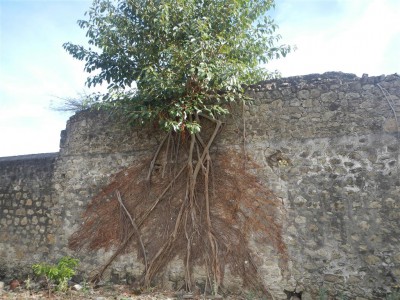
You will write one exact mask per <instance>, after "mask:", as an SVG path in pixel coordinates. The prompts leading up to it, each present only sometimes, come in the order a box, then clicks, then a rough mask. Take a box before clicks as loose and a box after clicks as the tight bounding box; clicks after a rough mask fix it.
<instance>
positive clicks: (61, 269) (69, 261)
mask: <svg viewBox="0 0 400 300" xmlns="http://www.w3.org/2000/svg"><path fill="white" fill-rule="evenodd" d="M78 264H79V260H77V259H75V258H72V257H69V256H64V257H63V258H61V259H60V260H59V261H58V263H57V264H56V265H49V264H46V263H40V264H34V265H33V266H32V269H33V272H34V273H35V275H37V276H44V277H45V278H46V283H47V288H48V290H49V294H50V292H51V290H52V285H53V284H55V285H56V289H57V290H58V291H62V292H65V291H67V290H68V280H69V279H71V277H72V276H73V275H75V268H76V267H77V266H78Z"/></svg>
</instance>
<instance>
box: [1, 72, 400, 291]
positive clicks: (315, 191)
mask: <svg viewBox="0 0 400 300" xmlns="http://www.w3.org/2000/svg"><path fill="white" fill-rule="evenodd" d="M248 94H249V95H250V96H252V97H253V99H254V101H253V103H252V104H251V105H247V106H244V107H243V109H242V107H240V108H238V109H237V110H235V113H234V116H232V117H227V118H226V120H225V125H224V129H223V131H222V133H221V135H220V136H219V139H218V141H217V143H216V147H215V148H214V150H218V151H220V150H224V149H231V150H232V149H233V150H236V151H239V152H240V153H246V154H247V155H248V156H249V159H251V160H253V161H254V162H256V165H257V167H256V166H254V164H249V166H252V169H250V170H249V171H251V172H253V173H255V174H256V175H257V176H258V177H259V178H260V180H261V181H262V182H264V184H265V185H266V186H267V187H268V188H270V189H271V190H272V191H273V192H274V194H275V195H276V196H277V200H276V201H279V203H281V205H280V207H281V212H280V214H281V216H282V219H281V220H280V222H281V224H282V228H283V229H282V230H283V236H284V241H285V243H286V246H287V251H288V263H287V266H286V267H285V268H282V264H280V261H279V255H278V253H276V251H275V250H274V249H273V248H270V247H268V246H267V245H264V244H260V243H257V241H256V240H254V241H250V243H251V245H250V246H251V248H252V251H253V254H254V256H255V257H257V261H258V262H260V273H261V275H262V278H263V281H264V284H265V286H267V287H268V289H269V291H270V293H271V294H272V295H273V296H274V298H275V299H287V295H288V294H290V293H291V292H297V293H301V295H302V299H318V295H320V294H321V293H322V294H324V293H326V294H329V295H330V296H332V297H336V298H338V299H341V298H340V297H342V298H343V297H344V296H347V297H348V299H356V298H357V297H358V299H382V298H385V296H386V295H388V294H389V293H390V292H393V291H395V287H396V286H398V285H399V284H400V204H399V203H400V202H399V201H400V197H399V196H400V162H399V158H400V157H399V156H400V131H399V121H400V120H399V119H398V115H399V116H400V77H399V76H397V75H390V76H379V77H368V76H366V75H365V76H363V77H362V78H358V77H356V76H355V75H352V74H344V73H325V74H314V75H307V76H298V77H290V78H283V79H279V80H273V81H266V82H261V83H259V84H257V85H254V86H250V87H249V88H248ZM159 140H160V135H159V134H158V133H154V130H151V129H143V128H142V129H139V130H132V129H130V128H126V127H124V126H123V125H122V126H121V125H119V124H118V122H115V120H113V119H112V118H109V117H108V116H107V115H105V114H104V113H99V112H81V113H78V114H76V115H75V116H73V117H72V118H71V119H70V120H69V121H68V123H67V128H66V131H64V132H63V134H62V139H61V150H60V153H58V154H51V155H44V156H40V155H39V156H28V157H17V158H0V209H1V210H0V226H1V231H0V279H1V278H4V277H6V278H10V277H12V276H14V275H16V274H17V273H18V272H21V270H23V268H22V267H23V266H25V267H26V269H25V270H27V269H29V265H30V264H32V263H36V262H38V261H54V260H55V259H57V258H59V257H61V256H63V255H66V254H69V255H74V256H76V257H79V258H80V259H81V261H82V264H81V268H82V271H84V270H86V271H91V270H93V269H95V268H96V267H98V266H99V265H101V264H102V263H104V262H105V261H106V260H107V258H108V257H110V255H112V253H113V251H112V250H113V249H107V250H101V251H98V252H95V253H93V252H89V253H88V252H78V253H74V252H71V250H69V249H68V247H67V243H68V238H69V237H70V236H71V234H72V233H73V232H75V231H76V230H77V229H78V227H79V225H80V223H81V222H82V219H81V213H82V212H83V211H84V209H85V207H86V205H87V203H88V202H89V201H90V199H91V197H92V196H93V195H95V194H96V192H98V191H99V190H100V188H101V187H102V186H103V185H104V184H105V183H107V182H109V180H110V177H111V175H112V174H114V173H115V172H117V171H119V170H121V169H123V168H125V167H127V166H129V165H131V164H132V163H135V161H139V160H141V159H142V158H144V157H148V156H149V155H150V154H151V153H154V150H155V148H156V147H157V143H158V142H159ZM249 168H250V167H249ZM141 270H143V265H142V264H141V263H140V262H138V261H137V260H136V257H135V256H134V255H123V256H121V257H119V259H117V261H115V262H114V263H113V265H112V266H111V268H110V270H109V271H108V273H107V274H106V276H107V278H112V279H113V280H122V279H124V280H125V279H126V278H128V279H129V278H131V279H132V278H134V277H135V276H137V275H138V274H140V272H141ZM183 273H184V270H183V269H182V263H181V262H180V260H179V259H177V260H176V261H175V263H174V264H172V265H171V266H170V267H169V268H168V270H167V271H166V273H165V278H164V279H165V280H164V285H165V286H166V287H174V286H176V285H177V283H178V282H179V280H181V279H182V277H183V276H184V274H183ZM195 273H196V272H195ZM228 275H229V274H227V276H226V280H225V285H226V286H230V287H234V286H235V285H236V291H240V287H238V284H240V283H238V281H235V278H233V277H230V276H228ZM196 276H197V275H196ZM198 276H200V274H198ZM285 291H286V292H285Z"/></svg>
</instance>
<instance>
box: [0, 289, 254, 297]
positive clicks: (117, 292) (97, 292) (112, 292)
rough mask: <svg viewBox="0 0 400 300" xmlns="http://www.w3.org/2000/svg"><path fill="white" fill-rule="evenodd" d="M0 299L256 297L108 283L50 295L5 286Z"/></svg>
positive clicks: (40, 291)
mask: <svg viewBox="0 0 400 300" xmlns="http://www.w3.org/2000/svg"><path fill="white" fill-rule="evenodd" d="M0 299H13V300H17V299H18V300H25V299H27V300H31V299H32V300H33V299H51V300H66V299H70V300H75V299H78V300H81V299H91V300H111V299H112V300H175V299H177V300H178V299H189V300H190V299H192V300H200V299H202V300H212V299H227V300H247V299H256V298H252V297H250V298H249V297H247V296H246V297H238V296H235V297H233V296H229V297H213V296H204V295H191V294H186V293H183V292H182V293H180V292H168V291H143V292H139V291H134V290H132V289H130V288H129V287H128V286H124V285H110V286H104V287H101V288H91V287H88V288H82V289H81V290H79V291H76V290H73V289H70V290H68V291H67V292H65V293H60V292H52V293H51V294H50V295H49V293H48V291H46V290H39V291H34V290H27V289H25V288H20V287H19V288H16V289H15V290H14V291H10V290H8V289H7V288H6V289H4V290H2V291H0Z"/></svg>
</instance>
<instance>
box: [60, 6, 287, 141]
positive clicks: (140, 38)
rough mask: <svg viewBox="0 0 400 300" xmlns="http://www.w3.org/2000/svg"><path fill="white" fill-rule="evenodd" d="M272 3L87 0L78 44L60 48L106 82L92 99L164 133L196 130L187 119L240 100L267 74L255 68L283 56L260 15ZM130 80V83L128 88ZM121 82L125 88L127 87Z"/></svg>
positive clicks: (95, 80) (266, 20)
mask: <svg viewBox="0 0 400 300" xmlns="http://www.w3.org/2000/svg"><path fill="white" fill-rule="evenodd" d="M273 5H274V2H273V1H272V0H229V1H226V0H224V1H219V0H202V1H199V0H189V1H188V0H178V1H176V0H163V1H155V0H118V1H117V2H116V3H115V1H111V0H94V2H93V6H92V7H91V9H90V10H89V11H88V16H89V20H81V21H79V22H78V23H79V26H80V27H81V28H83V29H86V30H87V37H88V38H89V44H90V45H92V46H93V47H95V48H96V49H97V51H96V50H92V49H91V48H89V49H85V48H84V47H82V46H78V45H74V44H71V43H66V44H64V48H65V49H66V50H67V51H68V52H69V53H70V54H71V55H72V56H73V57H75V58H77V59H79V60H84V61H86V64H85V70H86V71H87V72H89V73H91V72H94V71H97V74H96V75H94V76H92V77H89V78H88V80H87V85H88V86H89V87H90V86H92V85H93V86H95V85H97V84H103V83H104V82H107V83H108V84H109V92H108V93H107V94H105V95H102V96H101V97H100V96H96V97H95V98H94V99H93V100H95V102H97V103H100V104H101V106H103V107H104V106H110V105H111V106H113V107H118V108H120V109H121V108H122V110H123V111H124V112H125V114H126V115H127V116H129V119H130V121H132V122H139V123H144V122H146V121H156V122H157V123H159V125H160V126H161V127H162V128H165V129H166V130H167V131H169V130H174V131H185V130H187V131H189V132H190V133H195V132H198V131H199V130H200V124H199V123H198V121H197V120H196V118H194V116H195V115H196V114H197V115H198V114H205V115H208V116H210V117H212V118H215V117H217V116H219V115H222V114H226V113H227V112H228V111H227V110H226V108H225V106H224V105H223V104H224V103H227V102H232V101H238V100H242V99H244V93H243V85H245V84H251V83H255V82H257V81H259V80H262V79H266V78H268V77H270V76H271V75H273V74H271V73H269V72H268V71H266V70H265V69H264V68H262V67H260V66H259V64H260V63H267V62H268V61H269V60H270V59H273V58H277V57H279V56H281V55H283V56H285V55H286V54H287V53H288V52H289V51H290V47H289V46H279V47H276V46H275V45H274V44H275V42H276V41H278V40H279V38H280V37H279V35H276V36H274V35H273V33H274V31H275V29H276V28H277V26H276V25H275V23H274V22H273V20H272V19H271V18H270V17H269V16H268V15H266V13H267V11H268V10H269V9H270V8H271V7H273ZM135 84H136V86H137V88H134V89H129V87H133V86H134V85H135ZM127 87H128V89H127Z"/></svg>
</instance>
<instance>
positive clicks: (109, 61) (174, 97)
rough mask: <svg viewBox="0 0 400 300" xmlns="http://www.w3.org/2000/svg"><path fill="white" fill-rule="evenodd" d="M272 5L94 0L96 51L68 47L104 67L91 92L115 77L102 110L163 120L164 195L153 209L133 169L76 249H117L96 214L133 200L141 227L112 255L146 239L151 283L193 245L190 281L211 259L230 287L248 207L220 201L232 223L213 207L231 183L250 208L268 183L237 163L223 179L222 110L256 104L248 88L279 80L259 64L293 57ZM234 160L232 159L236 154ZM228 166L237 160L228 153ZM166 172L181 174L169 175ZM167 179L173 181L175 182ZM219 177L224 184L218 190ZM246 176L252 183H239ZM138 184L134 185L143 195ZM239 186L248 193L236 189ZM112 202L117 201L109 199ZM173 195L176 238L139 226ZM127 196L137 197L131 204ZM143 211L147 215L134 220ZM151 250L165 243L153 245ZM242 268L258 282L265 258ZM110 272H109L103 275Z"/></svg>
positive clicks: (130, 211) (215, 284)
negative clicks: (227, 273) (215, 166)
mask: <svg viewBox="0 0 400 300" xmlns="http://www.w3.org/2000/svg"><path fill="white" fill-rule="evenodd" d="M273 6H274V2H273V0H223V1H222V0H117V1H111V0H94V1H93V5H92V7H91V8H90V10H89V11H88V13H87V15H88V20H81V21H78V23H79V26H80V27H81V28H83V29H86V30H87V37H88V38H89V44H90V45H91V47H92V48H93V49H92V48H89V49H85V48H84V47H82V46H79V45H74V44H71V43H66V44H64V48H65V49H66V50H67V51H68V52H69V53H70V54H71V55H72V56H73V57H75V58H77V59H79V60H84V61H85V62H86V64H85V70H86V71H87V72H89V73H92V72H95V75H93V76H91V77H89V78H88V80H87V85H88V86H89V87H90V86H92V85H93V86H95V85H98V84H103V83H105V82H107V84H108V92H107V93H106V94H104V95H94V96H93V97H92V106H93V107H97V108H101V109H106V110H113V111H116V112H118V113H119V114H123V115H124V116H125V117H126V118H125V120H127V121H128V122H130V123H133V124H146V123H152V124H157V126H159V127H160V128H163V129H164V130H165V131H166V132H167V134H166V136H165V138H164V139H163V141H162V142H161V143H160V145H159V147H158V149H157V151H156V153H155V155H154V157H153V158H152V159H151V161H150V168H149V171H148V172H147V176H145V177H146V180H147V182H150V181H151V179H152V178H153V177H157V178H156V179H155V180H154V179H153V181H152V182H153V185H154V183H157V184H158V188H156V189H154V187H153V189H154V190H156V191H158V194H157V193H155V194H153V195H152V196H151V197H152V198H153V202H152V203H153V204H152V205H150V206H148V207H145V204H143V203H144V201H143V195H150V194H151V193H145V192H143V191H144V187H143V186H144V185H143V181H142V180H141V178H142V177H143V174H141V171H139V170H142V169H143V167H139V168H138V167H137V166H132V167H131V168H129V169H128V170H127V171H124V172H125V173H124V174H125V175H123V176H122V175H121V174H116V176H115V178H114V180H113V181H112V182H111V183H110V185H109V186H107V187H106V188H105V189H103V191H102V192H101V193H100V194H99V195H97V196H96V197H94V199H93V202H92V204H91V205H90V206H89V207H88V214H87V216H86V218H87V219H86V221H85V225H84V227H83V228H82V230H81V231H80V232H77V234H75V235H74V236H73V237H72V239H71V244H70V245H71V246H72V247H73V248H79V247H82V246H83V245H84V244H85V243H87V240H88V239H90V240H91V241H90V242H89V244H90V245H92V246H91V247H92V248H96V245H97V246H99V245H100V246H104V245H109V244H110V242H109V241H104V237H105V236H109V235H106V234H100V235H96V233H95V231H94V229H93V228H91V227H90V226H91V224H95V221H93V216H92V215H91V214H90V213H91V212H92V213H93V211H94V210H96V213H95V215H104V216H105V219H107V220H111V219H112V218H108V217H107V215H109V214H112V213H113V212H114V213H115V212H116V211H115V209H117V207H123V208H124V211H125V212H126V215H127V216H128V217H129V221H127V222H128V223H130V224H131V225H132V228H133V229H132V231H131V233H130V234H127V235H126V236H125V238H124V239H122V240H121V241H120V243H119V249H118V251H117V252H116V253H115V255H114V256H113V257H112V259H113V258H115V257H116V256H117V255H118V254H119V253H121V252H122V251H123V250H124V249H125V248H126V247H127V244H128V243H129V242H130V241H131V238H132V237H133V236H137V237H138V241H137V245H139V246H140V247H139V246H138V249H139V251H141V253H142V258H143V261H144V265H145V271H144V274H143V283H144V284H145V285H150V284H151V282H152V280H153V279H154V277H155V276H156V275H157V273H158V272H159V271H160V270H161V269H162V268H163V267H164V266H165V265H166V264H167V263H168V262H169V261H170V260H171V259H172V258H173V257H174V256H175V255H177V253H178V254H179V253H182V251H183V250H184V253H182V255H184V256H185V259H184V260H185V267H186V272H185V282H186V288H187V289H188V290H191V289H192V288H193V281H192V271H193V266H194V264H196V263H197V264H198V263H199V262H200V261H201V262H202V263H205V264H206V265H207V274H209V280H208V281H209V283H210V286H212V291H213V293H215V294H216V293H217V292H218V290H219V287H220V286H221V283H222V277H223V273H224V272H223V268H224V264H226V263H229V262H232V263H233V262H234V261H235V260H236V261H242V262H243V261H248V260H249V259H250V254H249V250H248V248H247V246H246V243H245V241H246V234H245V233H243V232H240V230H237V228H236V229H235V228H233V227H232V224H231V223H229V222H231V221H232V220H236V219H235V218H236V217H235V213H236V209H239V210H240V208H235V209H234V208H230V206H228V204H221V203H220V204H218V205H220V206H221V207H226V210H230V212H229V215H231V216H232V218H231V219H232V220H228V219H226V218H225V217H222V215H218V214H217V213H216V212H215V210H213V209H214V208H213V205H214V206H215V205H217V204H216V203H218V201H220V200H221V199H224V197H225V196H224V194H227V191H226V190H225V188H228V189H230V191H229V193H230V192H232V191H237V194H236V196H237V197H242V199H241V201H242V202H243V203H246V201H247V200H248V202H249V203H250V202H251V201H253V198H254V195H252V194H251V192H250V191H251V190H253V189H256V188H258V189H261V190H262V187H260V186H258V185H257V184H256V183H255V179H254V178H253V177H252V176H251V175H249V174H245V173H244V171H243V170H241V172H236V173H237V174H235V172H233V171H232V170H231V169H229V168H227V169H226V170H228V169H229V170H228V171H226V172H222V173H221V174H220V176H219V177H215V178H214V179H213V178H212V175H211V173H212V172H211V166H212V160H211V157H212V154H211V153H210V148H211V146H212V145H213V143H214V140H215V138H216V137H217V135H218V133H219V131H220V130H221V125H222V122H221V121H220V119H219V117H220V116H221V115H224V114H227V113H229V110H228V107H229V105H227V104H229V103H232V102H239V101H244V100H246V99H247V98H246V95H245V93H244V87H245V85H247V84H251V83H255V82H257V81H259V80H262V79H266V78H268V77H271V76H273V75H274V73H270V72H268V71H266V70H265V69H264V68H262V67H260V63H267V62H268V61H269V60H271V59H274V58H279V57H280V56H285V55H286V54H287V53H289V52H290V50H291V48H290V47H289V46H285V45H283V46H275V43H276V42H277V41H278V40H279V39H280V37H279V35H274V32H275V30H276V28H277V26H276V25H275V23H274V22H273V20H272V19H271V18H270V17H269V16H268V15H267V12H268V10H269V9H271V8H272V7H273ZM205 122H208V124H211V125H210V126H209V128H211V130H208V131H206V132H204V131H203V130H201V129H202V125H203V124H204V123H205ZM178 153H179V155H178ZM234 155H235V154H231V156H232V157H236V156H234ZM158 160H162V161H163V163H162V164H163V166H164V167H163V168H164V169H163V171H162V175H160V174H159V173H156V172H155V165H156V162H157V161H158ZM221 161H224V159H223V158H222V159H221ZM225 164H226V165H229V166H233V165H236V166H237V164H235V163H234V162H233V161H226V159H225ZM219 166H223V164H220V165H219ZM166 168H169V170H170V171H171V172H164V171H165V169H166ZM127 174H129V175H127ZM164 174H170V176H169V177H168V176H166V177H165V178H164ZM232 174H235V175H232ZM184 175H186V176H184ZM235 176H238V177H235ZM240 176H242V177H240ZM211 180H214V182H218V183H219V184H220V186H219V187H216V188H214V190H213V191H212V192H210V190H211V185H210V181H211ZM238 180H240V182H241V183H238V182H236V181H238ZM233 183H237V184H233ZM244 183H245V184H247V187H246V186H243V184H244ZM132 186H135V192H134V193H132ZM148 186H149V185H145V187H146V188H147V187H148ZM213 186H214V185H213ZM238 187H242V189H243V190H246V189H247V191H242V190H237V189H238ZM263 193H264V192H263V191H261V192H259V193H258V197H259V196H260V195H261V194H262V195H264V196H265V197H266V198H268V197H269V196H268V192H265V193H264V194H263ZM239 194H240V195H239ZM231 196H232V197H233V195H231ZM110 197H113V199H114V202H107V203H108V204H104V203H105V202H102V200H104V199H106V198H107V199H109V198H110ZM146 197H147V196H146ZM167 197H169V201H170V202H169V203H170V204H169V205H170V206H169V208H168V209H167V208H166V209H167V210H170V211H171V216H172V217H171V218H168V219H166V222H169V221H167V220H170V219H171V220H173V223H172V224H170V225H169V226H167V227H168V228H170V231H169V232H168V234H167V237H166V238H165V239H160V240H159V241H154V239H153V240H152V241H150V240H148V241H146V234H142V233H140V230H141V227H143V226H145V225H143V224H145V223H146V220H148V216H149V215H150V214H157V212H156V210H157V207H158V208H159V207H160V205H167V204H162V203H163V202H162V201H163V199H165V198H167ZM127 198H129V200H130V202H129V203H133V204H128V202H127V201H125V202H124V199H125V200H126V199H127ZM246 199H247V200H246ZM164 202H165V201H164ZM101 203H103V206H101V205H102V204H101ZM265 203H267V202H265ZM110 205H111V206H110ZM129 205H131V207H128V206H129ZM140 205H142V206H143V207H142V208H141V207H140ZM224 205H227V206H224ZM105 207H106V208H105ZM166 209H164V210H163V209H161V210H160V211H161V212H162V211H165V210H166ZM99 210H100V211H102V212H103V214H102V213H99ZM161 212H160V214H161ZM259 214H260V213H259ZM134 215H136V216H139V217H137V218H136V219H135V218H133V217H132V216H134ZM268 218H269V217H268V216H265V219H268ZM114 219H115V218H113V220H114ZM161 219H162V217H161V216H160V220H161ZM257 220H258V218H257V217H254V219H253V220H249V221H247V222H250V223H251V222H253V223H254V224H256V221H257ZM228 221H229V222H228ZM110 222H111V221H110ZM148 222H150V221H148ZM150 223H151V222H150ZM253 223H251V224H253ZM258 223H262V222H258ZM258 223H257V224H258ZM96 224H97V223H96ZM105 224H106V222H105ZM107 224H108V223H107ZM107 224H106V225H105V227H104V230H108V229H110V228H119V227H118V226H119V225H118V224H114V223H113V225H112V226H111V225H110V224H108V225H107ZM254 224H253V225H254ZM271 224H272V225H271V226H272V227H273V228H272V227H271V228H272V229H271V228H269V229H265V230H270V231H272V232H273V233H274V234H272V235H271V236H272V238H271V239H276V240H275V243H276V244H277V246H278V248H280V249H281V250H282V249H283V248H284V246H282V239H281V238H280V236H279V232H278V231H279V228H278V227H279V226H277V225H276V224H275V223H274V220H271ZM85 226H86V227H85ZM113 226H115V227H113ZM147 226H150V225H149V224H147ZM238 226H239V225H238ZM259 226H260V225H259ZM263 226H264V225H263ZM268 226H269V225H268ZM217 227H218V228H217ZM245 227H246V228H248V227H249V226H247V225H246V226H245ZM250 227H251V226H250ZM250 227H249V228H250ZM98 229H99V228H98V227H97V229H96V230H98ZM224 231H225V232H224ZM227 232H229V234H230V235H231V236H233V237H234V238H235V239H237V241H241V242H243V243H240V245H239V246H238V245H236V246H234V244H232V243H234V241H233V240H234V239H233V240H227V239H226V238H225V237H224V236H223V234H224V233H227ZM141 235H143V239H142V237H141ZM275 236H278V237H275ZM155 242H158V244H154V243H155ZM185 244H186V246H183V247H182V245H185ZM154 245H155V246H154ZM193 245H203V246H204V251H203V252H199V251H197V252H196V251H195V249H194V248H193ZM100 246H99V247H100ZM151 247H153V248H155V250H153V251H152V250H149V249H150V248H151ZM232 247H236V248H237V249H236V251H233V252H232V251H231V250H230V249H231V248H232ZM145 248H147V249H145ZM182 249H183V250H182ZM282 251H283V250H282ZM221 256H223V259H221ZM240 256H242V257H241V258H239V257H240ZM230 257H231V258H232V259H230ZM243 257H245V258H243ZM110 262H111V261H110ZM110 262H109V263H110ZM109 263H107V264H106V265H105V268H106V267H107V266H108V265H109ZM234 265H235V266H236V268H237V270H239V271H240V272H241V276H245V277H246V276H247V277H248V278H250V279H249V280H250V281H251V280H253V281H254V278H251V276H253V275H254V274H253V273H254V272H256V266H255V265H253V266H252V268H253V269H254V270H253V271H254V272H253V273H252V272H250V271H249V270H248V268H247V267H246V266H245V265H243V264H242V263H238V262H235V264H234ZM246 268H247V269H246ZM103 271H104V268H103V270H102V271H100V272H99V275H101V274H102V272H103ZM239 271H238V272H239ZM247 277H246V278H247Z"/></svg>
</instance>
